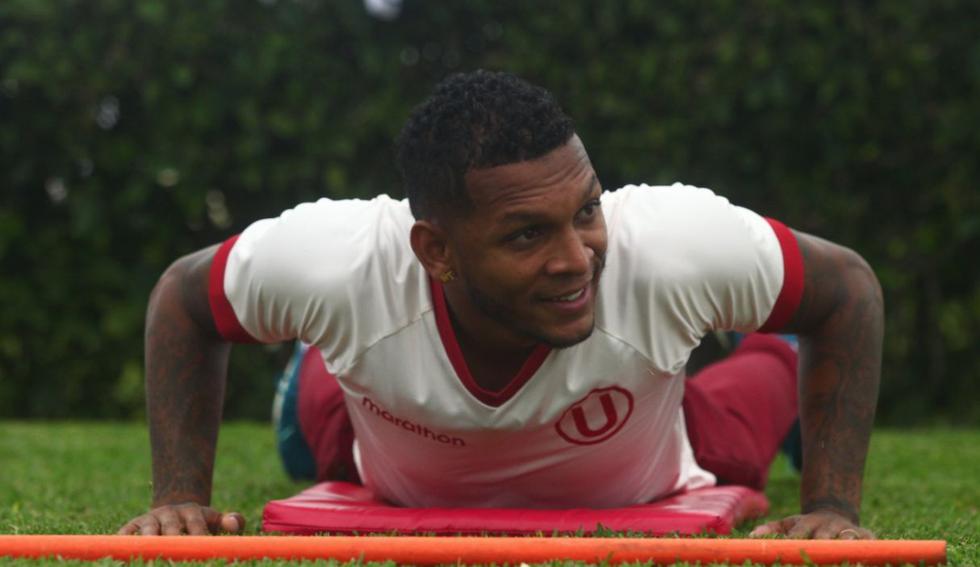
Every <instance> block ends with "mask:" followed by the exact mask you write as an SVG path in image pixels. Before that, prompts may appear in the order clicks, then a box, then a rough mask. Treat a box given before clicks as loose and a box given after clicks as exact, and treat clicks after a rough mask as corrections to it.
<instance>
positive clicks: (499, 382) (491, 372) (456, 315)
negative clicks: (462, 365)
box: [446, 288, 538, 391]
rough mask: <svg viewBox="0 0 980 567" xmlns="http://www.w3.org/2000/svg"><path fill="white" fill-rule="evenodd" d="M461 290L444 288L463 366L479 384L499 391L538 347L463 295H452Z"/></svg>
mask: <svg viewBox="0 0 980 567" xmlns="http://www.w3.org/2000/svg"><path fill="white" fill-rule="evenodd" d="M458 293H460V290H456V289H453V290H450V289H448V288H447V289H446V308H447V310H448V311H449V320H450V321H451V322H452V325H453V331H454V332H455V334H456V341H457V342H458V343H459V348H460V350H461V351H462V352H463V358H464V359H465V360H466V365H467V367H468V368H469V370H470V374H472V375H473V379H474V380H475V381H476V383H477V384H479V385H480V387H482V388H484V389H487V390H490V391H499V390H500V389H502V388H503V387H504V386H506V385H507V384H508V383H509V382H510V380H511V379H512V378H513V377H514V376H515V375H516V374H517V372H518V371H519V370H520V369H521V366H523V365H524V362H525V361H526V360H527V358H528V356H530V354H531V352H532V351H534V349H535V347H536V346H538V345H537V343H536V342H534V341H533V340H532V339H528V338H523V337H514V335H513V332H512V331H509V330H506V329H502V328H501V325H499V324H498V323H496V322H494V321H486V317H485V316H484V315H483V314H482V313H476V312H474V311H476V309H475V308H474V307H472V306H471V305H470V302H469V301H467V300H466V299H465V298H460V297H454V296H455V295H456V294H458Z"/></svg>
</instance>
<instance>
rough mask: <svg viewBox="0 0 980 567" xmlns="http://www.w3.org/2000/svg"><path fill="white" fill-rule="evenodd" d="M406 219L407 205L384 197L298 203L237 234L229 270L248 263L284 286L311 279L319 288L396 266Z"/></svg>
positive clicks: (402, 255) (404, 254) (404, 250)
mask: <svg viewBox="0 0 980 567" xmlns="http://www.w3.org/2000/svg"><path fill="white" fill-rule="evenodd" d="M412 222H413V220H412V216H411V213H410V211H409V210H408V205H407V203H405V202H404V201H394V200H392V199H391V198H389V197H387V196H381V197H377V198H375V199H371V200H340V201H335V200H331V199H320V200H318V201H316V202H313V203H303V204H300V205H298V206H296V207H294V208H292V209H289V210H287V211H285V212H283V213H282V214H281V215H280V216H279V217H277V218H272V219H265V220H261V221H258V222H256V223H254V224H252V225H251V226H249V227H248V228H247V229H246V230H245V231H244V232H242V234H241V236H240V237H239V239H238V241H237V242H236V243H235V247H234V256H233V258H230V259H229V268H230V269H239V268H243V269H244V268H249V267H251V268H254V269H255V270H257V273H256V275H259V274H261V275H262V276H263V277H266V278H272V279H275V280H283V281H282V284H283V285H285V286H287V287H291V286H303V284H304V283H310V282H315V284H316V285H317V289H319V290H320V291H321V292H322V291H324V288H323V287H322V286H323V285H324V284H329V283H330V282H338V283H340V282H342V281H344V280H346V279H347V278H350V277H355V276H356V275H357V274H358V273H359V272H362V271H364V270H370V269H375V268H379V267H386V268H391V269H398V266H399V264H400V263H404V262H407V261H408V260H409V258H410V257H411V248H410V247H409V244H408V233H409V230H410V228H411V225H412ZM232 262H236V263H237V265H232ZM246 271H248V270H246Z"/></svg>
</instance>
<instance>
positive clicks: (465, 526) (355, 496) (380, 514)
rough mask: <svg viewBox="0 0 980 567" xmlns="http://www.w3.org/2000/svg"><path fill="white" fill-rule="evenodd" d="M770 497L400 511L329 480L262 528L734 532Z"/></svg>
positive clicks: (272, 510)
mask: <svg viewBox="0 0 980 567" xmlns="http://www.w3.org/2000/svg"><path fill="white" fill-rule="evenodd" d="M768 509H769V501H768V500H766V497H765V495H763V494H762V493H761V492H757V491H755V490H752V489H750V488H745V487H743V486H718V487H712V488H702V489H700V490H693V491H690V492H685V493H683V494H678V495H676V496H672V497H670V498H666V499H664V500H660V501H658V502H654V503H652V504H642V505H638V506H628V507H626V508H606V509H585V508H572V509H566V510H537V509H524V508H399V507H396V506H392V505H390V504H386V503H385V502H382V501H380V500H378V499H377V498H375V496H374V494H373V493H372V492H371V491H370V490H368V489H367V488H364V487H363V486H359V485H356V484H350V483H347V482H324V483H321V484H317V485H315V486H312V487H310V488H308V489H306V490H304V491H303V492H300V493H299V494H297V495H296V496H293V497H290V498H286V499H284V500H273V501H271V502H269V503H268V504H266V505H265V511H264V512H263V514H262V530H263V531H266V532H285V533H289V534H296V535H312V534H316V533H333V534H352V533H361V534H364V533H379V532H398V533H400V534H405V535H413V534H416V535H418V534H436V535H455V534H483V533H487V534H501V535H531V534H538V533H541V534H544V535H551V534H552V533H555V532H560V533H569V532H578V531H581V532H582V533H584V534H592V533H594V532H595V531H596V529H597V527H600V526H601V528H603V529H609V530H614V531H632V532H643V533H646V534H649V535H667V534H679V535H691V534H697V533H702V532H708V533H716V534H727V533H730V532H731V530H732V527H734V526H735V525H736V524H738V523H739V522H742V521H743V520H749V519H752V518H757V517H759V516H762V515H764V514H765V513H766V512H767V511H768Z"/></svg>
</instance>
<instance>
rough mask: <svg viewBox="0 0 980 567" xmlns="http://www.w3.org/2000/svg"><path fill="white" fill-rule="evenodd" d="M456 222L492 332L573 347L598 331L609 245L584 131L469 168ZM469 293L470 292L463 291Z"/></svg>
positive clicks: (479, 311)
mask: <svg viewBox="0 0 980 567" xmlns="http://www.w3.org/2000/svg"><path fill="white" fill-rule="evenodd" d="M465 180H466V187H467V189H468V191H469V194H470V198H471V200H472V201H473V209H472V211H471V212H470V213H468V214H466V215H465V216H464V217H462V218H458V219H456V220H454V221H453V222H451V223H450V229H449V237H450V239H449V240H450V243H449V246H450V247H451V248H452V250H453V257H454V258H455V266H456V271H457V275H458V276H459V280H458V285H460V286H463V288H464V290H465V296H463V300H464V301H468V302H469V305H467V307H468V309H467V311H469V312H471V313H475V314H476V317H475V318H476V319H477V320H478V321H476V322H477V323H478V325H481V326H482V329H484V330H486V331H490V332H489V333H487V335H488V336H501V335H502V336H504V337H506V338H508V339H509V340H513V341H515V342H526V341H527V340H528V339H531V340H534V341H536V342H543V343H545V344H549V345H551V346H553V347H567V346H571V345H573V344H575V343H578V342H581V341H583V340H585V339H586V338H588V337H589V335H590V334H591V333H592V329H593V327H594V325H595V303H596V300H595V298H596V291H597V289H598V287H597V286H598V283H599V274H600V273H601V271H602V266H603V261H604V258H605V253H606V224H605V219H604V218H603V215H602V209H601V208H600V205H599V196H600V193H601V192H602V188H601V186H600V185H599V181H598V179H597V178H596V175H595V171H594V170H593V169H592V165H591V163H590V162H589V158H588V155H587V154H586V152H585V148H584V147H583V146H582V142H581V141H580V140H579V138H578V136H573V137H572V139H571V140H569V142H568V143H566V144H565V145H564V146H561V147H559V148H557V149H555V150H554V151H552V152H550V153H548V154H547V155H545V156H542V157H540V158H538V159H535V160H531V161H525V162H519V163H514V164H507V165H502V166H498V167H491V168H485V169H476V170H471V171H469V172H467V174H466V179H465ZM460 295H463V294H460Z"/></svg>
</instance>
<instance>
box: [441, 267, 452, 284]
mask: <svg viewBox="0 0 980 567" xmlns="http://www.w3.org/2000/svg"><path fill="white" fill-rule="evenodd" d="M439 279H440V280H442V283H449V282H451V281H453V280H454V279H456V272H454V271H452V270H446V271H445V272H443V273H442V275H441V276H439Z"/></svg>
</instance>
